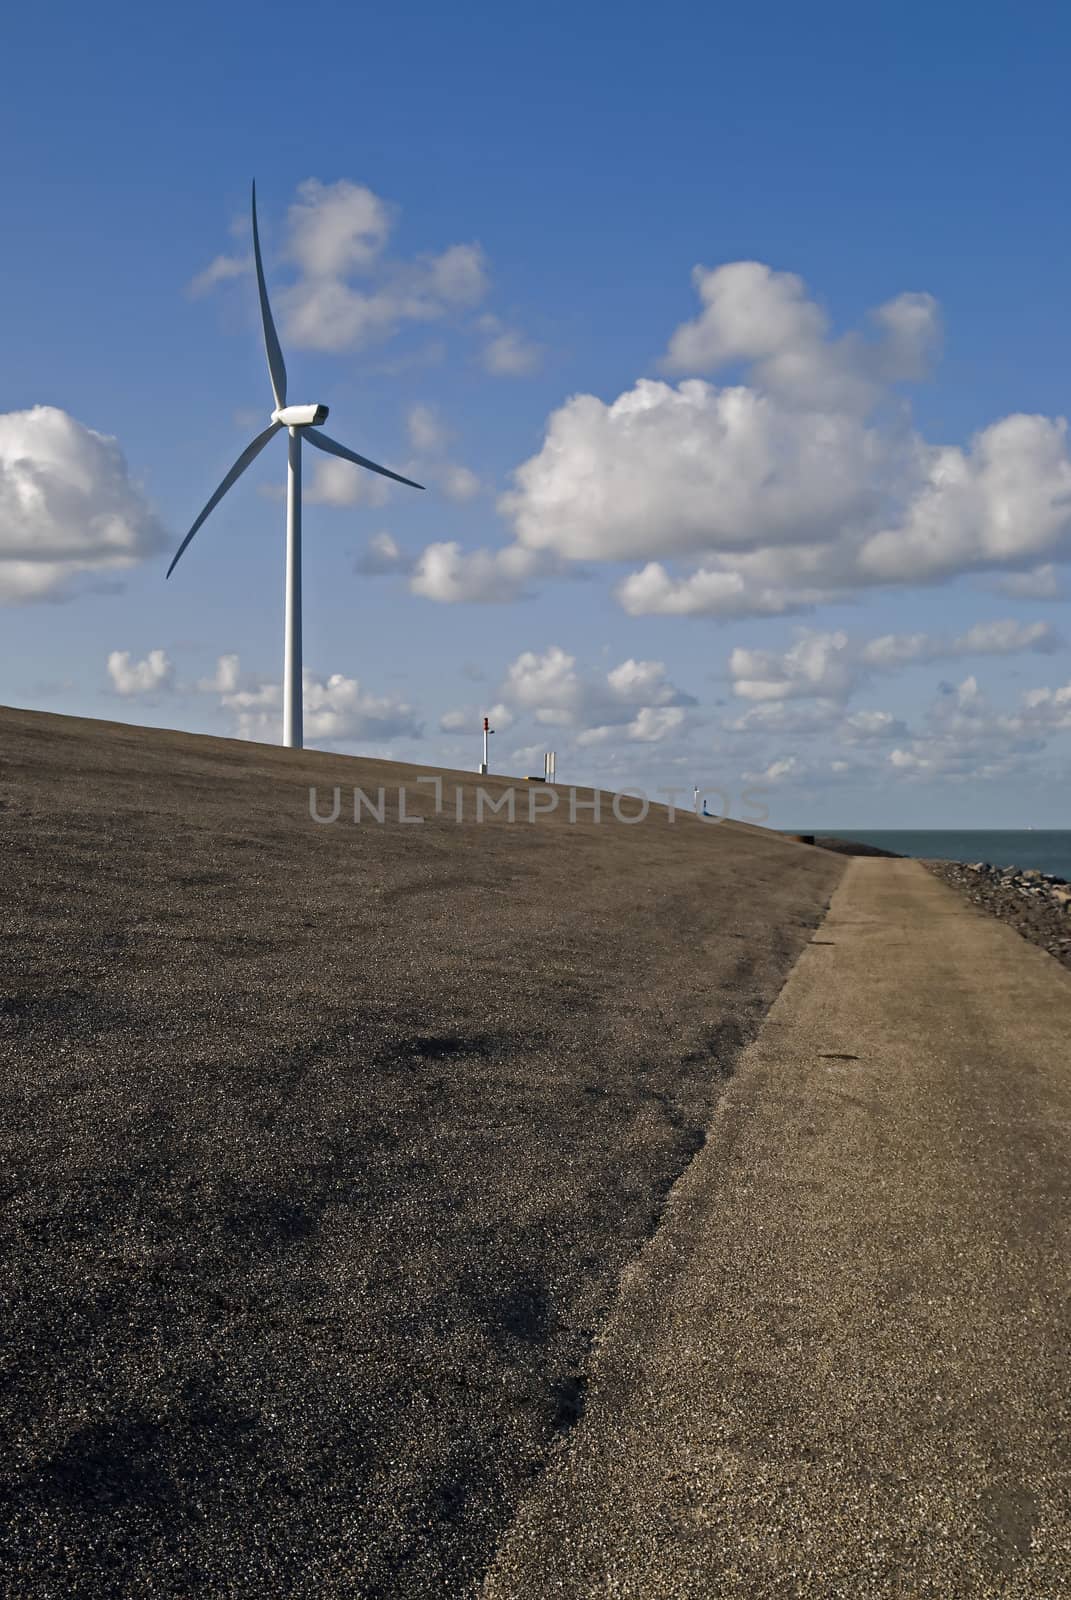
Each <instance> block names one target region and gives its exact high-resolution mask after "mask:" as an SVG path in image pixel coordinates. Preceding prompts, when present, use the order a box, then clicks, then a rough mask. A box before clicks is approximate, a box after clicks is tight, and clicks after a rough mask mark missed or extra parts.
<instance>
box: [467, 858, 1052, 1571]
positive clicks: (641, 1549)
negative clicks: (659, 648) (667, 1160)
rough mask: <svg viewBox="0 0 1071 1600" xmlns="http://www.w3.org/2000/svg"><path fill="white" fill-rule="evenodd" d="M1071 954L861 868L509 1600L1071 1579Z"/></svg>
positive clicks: (641, 1297) (913, 878) (555, 1490)
mask: <svg viewBox="0 0 1071 1600" xmlns="http://www.w3.org/2000/svg"><path fill="white" fill-rule="evenodd" d="M1069 1037H1071V974H1068V973H1067V972H1065V971H1063V970H1062V969H1061V968H1060V967H1058V966H1057V965H1056V964H1055V963H1054V962H1052V961H1050V960H1049V958H1048V957H1047V956H1046V955H1045V954H1043V953H1042V952H1041V951H1039V950H1036V949H1034V948H1032V947H1031V946H1030V945H1028V944H1025V943H1024V942H1023V941H1022V940H1021V939H1019V938H1017V937H1016V935H1015V934H1014V933H1013V932H1012V931H1011V930H1010V929H1009V928H1007V927H1003V926H1002V925H1001V924H1000V923H998V922H995V921H992V920H991V919H989V918H986V917H981V916H978V915H977V914H976V913H975V912H974V911H973V910H972V909H970V908H969V907H968V906H966V905H965V904H964V903H963V901H962V899H961V898H960V896H958V895H956V894H954V893H953V892H952V891H951V890H949V889H948V888H946V887H945V886H944V885H943V884H941V883H939V882H937V880H936V879H935V878H934V877H932V876H930V875H929V874H928V873H927V872H926V871H925V870H924V868H923V867H922V866H921V865H920V864H919V863H918V862H915V861H900V860H896V861H880V860H863V859H860V860H855V861H853V862H852V863H851V865H850V867H849V869H848V872H847V873H846V875H845V877H844V879H843V880H842V882H841V885H840V887H839V888H838V889H837V892H836V894H835V895H834V897H833V902H832V905H831V907H830V911H829V914H828V916H827V917H826V919H825V921H824V922H823V924H822V926H821V928H820V929H819V931H818V934H817V935H816V937H815V938H814V940H813V941H812V944H811V947H810V948H809V949H807V950H806V951H805V952H804V953H803V955H802V957H801V958H800V961H799V963H798V964H797V966H796V967H795V969H794V970H793V972H792V975H791V977H790V978H789V980H788V983H787V984H786V985H785V987H784V989H783V990H782V992H781V994H780V995H779V997H778V999H777V1002H776V1004H775V1005H774V1007H773V1009H772V1010H771V1012H770V1014H769V1016H768V1018H767V1019H766V1022H765V1024H764V1025H763V1027H762V1030H761V1031H760V1033H759V1035H758V1037H757V1039H756V1040H755V1041H754V1043H753V1044H752V1045H751V1046H750V1047H749V1049H748V1050H747V1051H746V1052H745V1055H744V1057H743V1059H742V1061H741V1063H740V1067H739V1069H738V1072H737V1074H736V1076H735V1078H734V1080H733V1082H732V1084H731V1085H730V1086H729V1088H728V1089H727V1091H726V1093H725V1095H724V1096H723V1098H722V1102H721V1104H720V1106H719V1108H718V1111H717V1113H716V1115H715V1118H714V1121H713V1124H712V1126H711V1129H710V1133H709V1136H708V1139H707V1143H706V1145H705V1147H704V1149H703V1151H702V1152H701V1154H700V1155H699V1156H698V1158H697V1159H696V1161H695V1162H693V1163H692V1165H691V1166H690V1167H689V1169H688V1171H687V1172H686V1173H685V1175H684V1177H683V1178H682V1179H681V1181H680V1183H679V1184H678V1185H677V1187H676V1188H675V1190H674V1192H673V1195H672V1197H671V1200H670V1203H669V1205H668V1207H667V1210H666V1215H665V1217H664V1219H663V1222H662V1225H661V1227H660V1228H659V1230H658V1232H657V1233H656V1234H655V1236H654V1238H653V1239H652V1240H651V1242H650V1244H649V1245H648V1246H647V1248H646V1249H645V1250H644V1251H643V1253H642V1254H641V1255H640V1257H639V1258H638V1260H637V1261H636V1262H634V1263H633V1264H632V1266H631V1267H630V1268H629V1269H628V1270H627V1272H626V1274H625V1276H624V1279H623V1281H622V1288H621V1293H620V1295H619V1298H618V1300H617V1302H616V1304H615V1306H614V1309H613V1312H612V1315H611V1317H610V1319H609V1321H608V1324H607V1327H606V1329H605V1330H604V1333H603V1335H602V1337H601V1339H600V1342H599V1345H598V1347H597V1349H596V1352H595V1358H594V1361H593V1371H592V1379H591V1384H590V1389H589V1402H588V1407H587V1410H586V1413H585V1416H584V1418H583V1420H582V1421H581V1423H580V1424H579V1426H578V1427H577V1429H576V1430H574V1432H573V1434H572V1435H571V1437H570V1439H569V1441H568V1447H567V1448H565V1449H563V1450H562V1451H561V1452H559V1455H558V1457H557V1459H556V1461H555V1463H554V1465H553V1467H552V1469H551V1470H550V1471H549V1472H548V1473H547V1474H546V1475H545V1476H544V1478H543V1479H542V1480H541V1482H540V1484H538V1485H537V1486H536V1487H535V1488H534V1490H533V1493H532V1494H531V1496H530V1497H529V1499H528V1501H527V1502H526V1503H525V1505H524V1506H523V1507H522V1510H521V1513H520V1515H519V1517H518V1519H517V1521H516V1523H515V1525H514V1526H513V1528H512V1529H511V1530H510V1532H509V1534H508V1535H507V1536H506V1539H505V1540H504V1542H503V1544H502V1545H501V1546H500V1550H499V1555H498V1557H497V1559H496V1563H495V1566H494V1568H493V1570H492V1574H491V1576H490V1578H489V1580H488V1582H487V1584H486V1586H485V1590H484V1600H527V1597H529V1596H538V1597H539V1600H550V1597H570V1600H596V1597H598V1600H603V1597H609V1596H613V1597H617V1600H736V1597H739V1600H1066V1597H1067V1596H1068V1595H1071V1267H1069V1262H1071V1146H1069V1142H1068V1130H1069V1128H1071V1055H1069V1051H1068V1039H1069Z"/></svg>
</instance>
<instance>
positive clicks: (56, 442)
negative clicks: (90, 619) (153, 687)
mask: <svg viewBox="0 0 1071 1600" xmlns="http://www.w3.org/2000/svg"><path fill="white" fill-rule="evenodd" d="M165 542H166V541H165V537H164V531H163V528H162V527H161V525H160V522H159V520H158V518H157V516H156V514H155V512H154V511H153V509H152V507H151V506H150V505H149V503H148V501H147V500H146V498H145V496H144V494H143V493H142V491H141V489H140V488H139V487H138V486H137V484H136V483H134V482H133V481H132V480H131V478H130V475H129V471H128V469H127V465H126V461H125V460H124V458H123V453H122V451H121V450H120V448H119V444H118V441H117V440H115V439H113V438H109V437H108V436H107V435H106V434H102V433H96V432H94V431H93V429H91V428H87V427H85V426H84V425H83V424H82V423H80V422H76V421H75V419H74V418H73V417H71V416H69V415H68V414H67V412H65V411H61V410H59V409H58V408H57V407H56V406H33V407H32V408H31V409H30V410H28V411H9V412H6V413H2V414H0V600H6V601H20V600H40V599H60V598H65V597H66V596H67V595H69V594H71V593H73V592H75V590H76V589H77V588H78V587H80V586H83V585H85V584H87V583H90V584H91V583H94V582H96V583H99V582H100V581H101V580H102V579H106V578H108V577H110V576H113V575H114V574H116V573H119V572H122V571H124V570H126V569H127V568H129V567H132V566H134V565H135V564H136V563H137V562H139V561H141V560H143V559H144V558H145V557H146V556H149V555H153V554H155V553H156V552H157V551H159V550H160V549H161V548H162V547H163V545H164V544H165Z"/></svg>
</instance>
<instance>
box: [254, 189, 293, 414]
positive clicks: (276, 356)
mask: <svg viewBox="0 0 1071 1600" xmlns="http://www.w3.org/2000/svg"><path fill="white" fill-rule="evenodd" d="M253 256H254V259H255V260H256V264H257V293H258V294H259V295H260V319H261V321H262V322H263V324H264V349H265V350H266V352H267V355H268V372H269V374H270V376H271V388H272V394H274V396H275V404H276V406H277V407H278V409H279V410H280V411H281V410H282V409H283V407H284V406H285V405H286V362H285V361H284V360H283V352H282V349H281V348H280V345H279V335H278V334H277V333H276V331H275V323H274V322H273V321H272V315H271V306H270V305H269V304H268V286H267V284H266V283H265V282H264V263H263V261H261V259H260V234H259V233H258V231H257V186H256V184H255V183H254V184H253Z"/></svg>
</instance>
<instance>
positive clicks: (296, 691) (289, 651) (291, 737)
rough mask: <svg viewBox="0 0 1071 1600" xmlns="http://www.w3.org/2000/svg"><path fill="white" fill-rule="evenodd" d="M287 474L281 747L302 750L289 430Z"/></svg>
mask: <svg viewBox="0 0 1071 1600" xmlns="http://www.w3.org/2000/svg"><path fill="white" fill-rule="evenodd" d="M289 431H290V439H289V446H290V448H289V460H288V465H287V474H286V620H285V628H286V637H285V639H284V641H283V744H284V745H288V746H289V747H290V749H292V750H300V749H302V748H303V738H302V736H303V729H302V718H301V712H302V693H301V430H300V429H299V428H291V429H290V430H289Z"/></svg>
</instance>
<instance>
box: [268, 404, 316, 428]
mask: <svg viewBox="0 0 1071 1600" xmlns="http://www.w3.org/2000/svg"><path fill="white" fill-rule="evenodd" d="M271 420H272V421H273V422H281V423H282V425H283V427H284V428H311V427H312V425H313V423H315V422H326V421H327V407H326V406H280V408H279V410H278V411H273V412H272V414H271Z"/></svg>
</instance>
